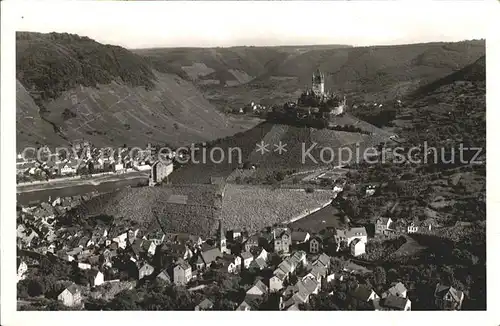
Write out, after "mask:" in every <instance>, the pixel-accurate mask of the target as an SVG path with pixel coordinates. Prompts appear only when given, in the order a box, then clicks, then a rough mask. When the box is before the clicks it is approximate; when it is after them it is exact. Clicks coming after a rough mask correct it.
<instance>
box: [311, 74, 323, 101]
mask: <svg viewBox="0 0 500 326" xmlns="http://www.w3.org/2000/svg"><path fill="white" fill-rule="evenodd" d="M312 90H313V91H314V93H315V94H317V95H323V94H324V93H325V75H323V74H322V73H321V71H319V69H318V70H316V72H313V75H312Z"/></svg>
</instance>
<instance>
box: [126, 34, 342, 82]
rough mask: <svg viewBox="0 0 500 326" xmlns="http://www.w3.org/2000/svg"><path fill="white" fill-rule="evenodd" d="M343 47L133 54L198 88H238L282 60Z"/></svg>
mask: <svg viewBox="0 0 500 326" xmlns="http://www.w3.org/2000/svg"><path fill="white" fill-rule="evenodd" d="M344 47H348V46H346V45H335V44H334V45H304V46H274V47H254V46H250V47H247V46H240V47H228V48H153V49H137V50H133V52H134V53H137V54H139V55H141V56H143V57H144V58H145V59H146V60H148V61H149V62H151V64H152V66H153V67H154V68H155V69H157V70H158V71H163V72H175V73H177V74H179V75H180V76H182V77H183V78H186V79H189V80H191V81H193V82H195V83H196V84H197V85H200V86H221V87H224V86H237V85H243V84H246V83H248V82H250V81H252V80H253V79H255V78H257V77H259V76H261V75H263V74H266V73H268V72H269V71H271V70H273V69H274V68H275V67H277V66H279V65H280V64H281V63H282V62H283V60H286V59H287V58H289V57H293V56H296V55H300V54H303V53H306V52H308V51H313V50H324V49H337V48H344Z"/></svg>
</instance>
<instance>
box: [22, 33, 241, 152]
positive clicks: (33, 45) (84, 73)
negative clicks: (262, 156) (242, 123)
mask: <svg viewBox="0 0 500 326" xmlns="http://www.w3.org/2000/svg"><path fill="white" fill-rule="evenodd" d="M16 45H17V49H16V50H17V79H18V85H17V86H18V87H17V128H18V130H19V133H18V139H17V145H18V147H23V146H27V145H29V146H33V145H34V144H33V143H36V142H39V143H43V144H48V145H61V143H64V142H66V141H72V140H76V139H86V140H90V141H92V142H93V143H94V144H96V145H97V146H113V145H118V144H119V145H122V144H127V145H132V146H144V145H145V144H146V143H147V142H157V143H163V144H164V143H167V144H169V145H173V146H178V145H182V144H189V143H190V142H201V141H207V140H213V139H216V138H220V137H224V136H227V135H231V134H234V133H236V132H238V131H240V130H241V129H240V128H239V126H238V125H237V124H234V123H229V121H228V120H227V119H226V118H225V116H223V115H222V114H220V113H219V112H218V111H217V110H216V109H215V107H214V106H213V105H212V104H211V103H209V102H208V101H207V100H206V99H205V98H204V97H203V95H202V94H201V93H200V92H199V91H198V90H197V89H196V87H195V86H194V85H193V84H192V83H191V82H189V81H187V80H184V79H182V78H180V77H179V76H177V75H175V74H171V73H166V72H158V71H156V70H155V69H153V68H152V67H151V66H150V62H149V61H147V60H146V59H144V58H142V57H141V56H139V55H137V54H134V53H132V52H130V51H128V50H126V49H124V48H121V47H117V46H111V45H103V44H100V43H97V42H95V41H93V40H91V39H89V38H86V37H80V36H77V35H72V34H58V33H50V34H40V33H25V32H19V33H17V42H16Z"/></svg>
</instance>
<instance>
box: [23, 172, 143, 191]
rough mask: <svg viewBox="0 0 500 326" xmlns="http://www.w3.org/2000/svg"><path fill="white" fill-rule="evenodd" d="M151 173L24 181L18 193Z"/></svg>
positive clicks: (109, 174)
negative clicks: (33, 181) (34, 181)
mask: <svg viewBox="0 0 500 326" xmlns="http://www.w3.org/2000/svg"><path fill="white" fill-rule="evenodd" d="M148 176H149V174H146V173H144V172H137V171H134V172H127V173H123V174H116V173H103V174H99V175H95V176H93V177H92V178H84V179H82V178H81V177H72V178H64V179H63V178H61V179H54V180H49V181H45V182H37V183H31V182H30V183H23V184H18V185H17V188H16V190H17V193H18V194H19V193H25V192H31V191H41V190H50V189H60V188H65V187H74V186H82V185H93V186H98V185H100V184H101V183H104V182H114V181H120V180H130V179H136V178H141V179H144V178H148Z"/></svg>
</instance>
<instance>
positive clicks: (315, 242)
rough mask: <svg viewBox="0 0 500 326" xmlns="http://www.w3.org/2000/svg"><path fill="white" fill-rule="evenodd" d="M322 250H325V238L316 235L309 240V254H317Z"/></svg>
mask: <svg viewBox="0 0 500 326" xmlns="http://www.w3.org/2000/svg"><path fill="white" fill-rule="evenodd" d="M321 250H323V237H322V236H320V235H315V236H313V237H312V238H311V239H310V240H309V252H310V253H311V254H317V253H318V252H320V251H321Z"/></svg>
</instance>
